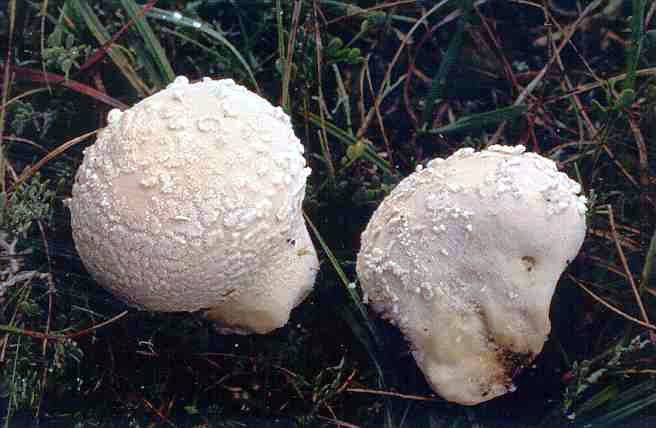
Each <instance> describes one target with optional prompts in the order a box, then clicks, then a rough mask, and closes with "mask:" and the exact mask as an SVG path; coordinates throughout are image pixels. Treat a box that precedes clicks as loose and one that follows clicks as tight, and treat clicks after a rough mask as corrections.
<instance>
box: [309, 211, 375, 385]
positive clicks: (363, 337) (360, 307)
mask: <svg viewBox="0 0 656 428" xmlns="http://www.w3.org/2000/svg"><path fill="white" fill-rule="evenodd" d="M303 217H304V218H305V221H306V223H307V224H308V226H310V230H311V231H312V234H313V235H314V237H315V238H316V239H317V241H318V242H319V245H320V246H321V249H323V252H324V253H325V254H326V257H328V260H329V261H330V264H331V265H332V266H333V269H335V272H336V273H337V276H338V277H339V279H340V281H341V282H342V285H344V288H345V289H346V292H347V293H348V295H349V298H350V300H351V303H353V306H355V308H356V309H357V312H358V314H359V315H360V317H361V318H362V320H364V323H365V325H366V326H367V330H368V333H369V334H365V333H364V331H363V330H362V328H361V327H360V323H359V322H358V320H357V318H356V317H354V316H353V315H352V314H351V313H350V312H349V311H348V310H347V309H346V308H340V311H339V312H340V313H341V314H342V316H343V317H344V319H345V320H346V321H347V323H348V324H349V326H350V327H351V330H352V331H353V334H354V335H355V336H356V337H357V338H358V340H360V342H361V343H362V345H363V346H364V347H365V349H366V350H367V353H368V354H369V356H370V357H371V360H372V362H373V363H374V365H375V366H376V370H377V371H378V376H379V383H380V386H383V385H384V376H383V369H382V367H381V365H380V363H379V362H378V359H377V358H376V351H375V350H376V348H377V347H378V346H379V345H380V343H381V341H380V339H379V338H378V335H377V334H376V330H375V328H374V326H373V324H372V323H371V321H369V316H368V315H367V309H366V308H365V307H364V304H363V303H362V300H361V299H360V296H359V295H358V293H357V291H356V290H355V289H354V288H352V287H351V286H349V284H350V281H349V280H348V277H347V276H346V273H345V272H344V270H343V269H342V267H341V266H340V264H339V261H338V260H337V257H335V255H334V254H333V252H332V250H331V249H330V247H328V244H326V241H324V240H323V238H322V237H321V234H320V233H319V230H318V229H317V228H316V226H315V225H314V223H312V220H311V219H310V217H308V215H307V214H305V212H304V213H303ZM372 340H373V342H372Z"/></svg>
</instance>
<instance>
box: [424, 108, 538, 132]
mask: <svg viewBox="0 0 656 428" xmlns="http://www.w3.org/2000/svg"><path fill="white" fill-rule="evenodd" d="M526 110H527V107H526V106H523V105H519V106H510V107H503V108H500V109H497V110H493V111H488V112H485V113H480V114H473V115H470V116H465V117H461V118H460V119H458V120H456V121H455V122H454V123H451V124H449V125H446V126H442V127H440V128H434V129H429V130H428V131H426V132H427V133H428V134H448V133H451V132H462V131H469V130H472V129H480V128H482V127H484V126H488V125H494V124H497V123H500V122H503V121H505V120H511V119H516V118H518V117H520V116H522V115H523V114H524V113H526Z"/></svg>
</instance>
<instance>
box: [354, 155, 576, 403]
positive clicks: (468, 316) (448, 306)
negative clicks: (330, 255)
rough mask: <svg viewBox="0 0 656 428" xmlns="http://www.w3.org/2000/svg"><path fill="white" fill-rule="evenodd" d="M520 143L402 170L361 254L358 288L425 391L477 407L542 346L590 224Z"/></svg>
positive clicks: (552, 170)
mask: <svg viewBox="0 0 656 428" xmlns="http://www.w3.org/2000/svg"><path fill="white" fill-rule="evenodd" d="M524 150H525V149H524V147H523V146H515V147H507V146H498V145H495V146H491V147H490V148H488V149H487V150H483V151H480V152H475V151H474V150H473V149H469V148H466V149H461V150H459V151H457V152H456V153H455V154H453V155H452V156H450V157H449V158H447V159H434V160H432V161H430V162H429V163H428V167H427V168H425V169H422V168H418V169H417V172H415V173H414V174H411V175H410V176H409V177H407V178H405V179H404V180H403V181H401V183H399V185H398V186H397V187H396V188H395V189H394V190H393V191H392V192H391V194H390V195H389V196H388V197H387V198H385V200H384V201H383V202H382V204H381V205H380V207H379V208H378V210H377V211H376V212H375V213H374V215H373V218H372V219H371V221H370V222H369V225H368V226H367V228H366V230H365V232H364V234H363V235H362V247H361V250H360V253H359V254H358V260H357V273H358V277H359V279H360V282H361V285H362V288H363V291H364V293H365V296H367V298H368V300H369V302H370V304H371V305H372V307H373V308H374V310H376V311H377V312H379V313H380V314H382V316H383V317H385V318H386V319H388V320H390V321H391V322H392V323H394V324H396V325H397V326H398V327H399V328H400V329H401V331H402V332H403V333H404V336H405V337H406V338H407V339H408V340H409V342H410V344H411V346H412V349H413V355H414V357H415V360H416V362H417V364H418V365H419V367H420V369H421V370H422V372H423V373H424V375H425V376H426V379H427V380H428V382H429V384H430V385H431V387H432V388H433V389H434V390H435V392H437V393H438V394H440V395H441V396H442V397H444V398H445V399H447V400H449V401H453V402H457V403H460V404H465V405H473V404H477V403H480V402H482V401H486V400H489V399H491V398H494V397H496V396H499V395H502V394H504V393H506V392H508V391H511V390H513V389H514V387H513V384H512V379H513V377H514V376H515V375H516V374H517V373H518V372H519V371H520V370H521V369H522V368H523V367H525V366H526V365H527V364H529V363H530V362H531V361H532V360H533V358H534V357H535V356H536V355H537V354H538V353H539V352H540V351H541V350H542V346H543V344H544V342H545V340H546V338H547V335H548V334H549V330H550V322H549V304H550V302H551V297H552V295H553V292H554V288H555V286H556V282H557V281H558V278H559V277H560V275H561V273H562V272H563V270H564V269H565V267H566V266H567V264H568V263H569V262H570V261H571V260H572V259H573V258H574V257H575V256H576V254H577V252H578V251H579V248H580V247H581V244H582V243H583V239H584V236H585V231H586V224H585V212H586V205H585V198H584V197H583V196H578V193H579V192H580V190H581V188H580V186H579V185H578V183H576V182H574V181H573V180H571V179H570V178H568V177H567V175H565V174H564V173H561V172H558V171H557V169H556V165H555V164H554V162H553V161H551V160H549V159H546V158H544V157H542V156H539V155H537V154H533V153H524Z"/></svg>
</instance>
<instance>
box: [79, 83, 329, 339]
mask: <svg viewBox="0 0 656 428" xmlns="http://www.w3.org/2000/svg"><path fill="white" fill-rule="evenodd" d="M108 122H109V124H108V126H107V127H106V128H105V129H104V130H103V131H102V132H101V133H100V134H99V136H98V140H97V142H96V143H95V144H94V145H92V146H90V147H89V148H87V149H86V150H85V151H84V161H83V163H82V165H81V167H80V169H79V171H78V173H77V177H76V182H75V185H74V187H73V197H72V198H71V200H70V202H69V207H70V210H71V217H72V218H71V221H72V228H73V237H74V239H75V244H76V247H77V250H78V252H79V254H80V257H81V258H82V260H83V261H84V264H85V266H86V267H87V269H88V270H89V272H90V273H91V274H92V275H93V276H94V277H95V278H96V280H97V281H98V282H99V283H100V284H102V285H103V286H105V287H107V288H108V289H109V290H111V291H112V292H113V293H115V294H116V295H117V296H119V297H121V298H122V299H123V300H125V301H126V302H128V303H130V304H132V305H135V306H139V307H141V308H144V309H149V310H156V311H196V310H201V309H207V310H209V311H208V312H207V315H208V317H209V318H211V319H213V320H216V321H217V322H218V323H219V324H220V325H221V327H220V329H221V332H224V333H229V332H237V333H251V332H255V333H266V332H268V331H271V330H273V329H276V328H278V327H280V326H282V325H284V324H285V323H286V322H287V320H288V318H289V312H290V310H291V309H292V308H293V307H294V306H295V305H297V304H298V303H299V302H300V301H301V300H303V298H304V297H305V296H306V295H307V294H308V293H309V291H310V290H311V288H312V285H313V283H314V278H315V275H316V272H317V269H318V260H317V256H316V252H315V250H314V247H313V245H312V242H311V240H310V237H309V235H308V232H307V229H306V227H305V223H304V221H303V217H302V213H301V203H302V201H303V198H304V196H305V182H306V178H307V176H308V175H309V174H310V169H309V168H307V167H306V163H305V159H304V157H303V146H302V145H301V144H300V142H299V140H298V139H297V138H296V136H295V135H294V132H293V130H292V127H291V124H290V120H289V117H288V116H287V115H286V114H285V113H284V112H283V111H282V110H281V109H280V108H274V107H273V106H272V105H271V104H270V103H269V102H268V101H266V100H265V99H263V98H261V97H259V96H258V95H256V94H254V93H252V92H250V91H248V90H247V89H246V88H244V87H242V86H239V85H236V84H235V83H234V82H233V81H232V80H212V79H208V78H205V79H203V81H202V82H199V83H195V84H190V83H189V81H188V80H187V79H186V78H185V77H178V78H177V79H176V80H175V81H174V82H173V83H172V84H171V85H169V86H168V87H167V88H166V89H165V90H163V91H160V92H158V93H156V94H154V95H152V96H150V97H148V98H146V99H144V100H143V101H141V102H139V103H138V104H136V105H135V106H133V107H132V108H130V109H128V110H126V111H124V112H121V111H119V110H113V111H111V112H110V113H109V116H108Z"/></svg>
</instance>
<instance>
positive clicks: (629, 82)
mask: <svg viewBox="0 0 656 428" xmlns="http://www.w3.org/2000/svg"><path fill="white" fill-rule="evenodd" d="M646 6H647V2H646V0H633V2H632V8H633V13H632V16H631V40H630V42H629V46H628V48H627V49H626V69H627V70H626V80H624V84H623V89H624V90H631V91H634V90H635V80H636V70H637V68H638V61H639V60H640V50H641V48H642V40H643V37H644V33H645V28H644V22H645V8H646Z"/></svg>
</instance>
